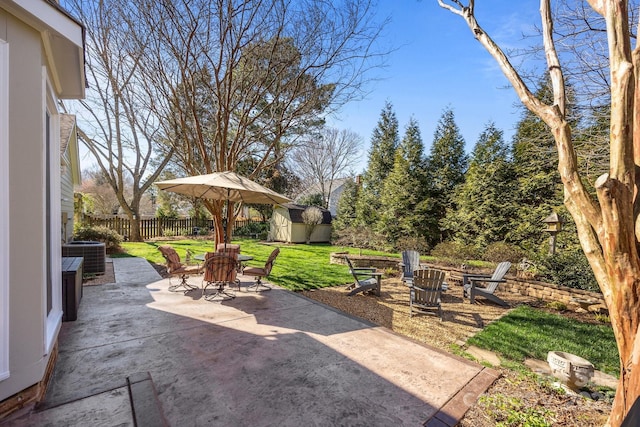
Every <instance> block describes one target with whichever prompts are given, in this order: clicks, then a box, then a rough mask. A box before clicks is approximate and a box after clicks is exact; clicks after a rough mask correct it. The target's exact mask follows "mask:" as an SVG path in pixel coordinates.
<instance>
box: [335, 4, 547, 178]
mask: <svg viewBox="0 0 640 427" xmlns="http://www.w3.org/2000/svg"><path fill="white" fill-rule="evenodd" d="M538 7H539V3H538V2H534V1H528V0H525V1H512V0H508V1H506V0H490V1H486V2H477V3H476V17H477V19H478V21H479V23H480V25H481V26H482V27H483V28H484V29H485V30H486V31H487V33H488V34H489V35H490V36H491V37H492V38H493V39H494V40H495V41H496V42H497V43H498V44H499V45H501V46H503V47H505V46H506V47H513V46H516V45H519V44H521V43H522V33H524V32H531V28H532V26H533V25H536V24H538V23H539V22H540V17H539V12H538ZM378 10H379V15H380V16H381V17H384V16H389V17H390V19H391V22H390V23H389V24H388V27H387V28H386V31H385V35H384V38H383V39H382V43H385V44H386V45H391V46H394V47H396V48H397V50H395V51H394V52H393V53H392V54H391V55H390V56H389V58H388V60H387V64H388V66H387V67H386V68H384V69H381V70H377V71H376V72H375V76H376V77H377V78H380V79H381V80H379V81H376V82H373V83H371V84H370V87H369V91H370V94H369V95H368V96H367V97H366V99H364V100H362V101H358V102H352V103H350V104H348V105H346V106H344V107H343V108H342V109H341V111H340V112H339V113H338V114H337V115H336V118H335V119H330V121H329V124H330V125H331V126H333V127H337V128H340V129H343V128H347V129H351V130H352V131H354V132H357V133H358V134H360V136H362V137H363V139H364V146H363V152H362V161H361V168H362V169H364V167H365V166H366V156H367V152H368V149H369V146H370V140H371V134H372V132H373V130H374V128H375V127H376V125H377V122H378V119H379V117H380V112H381V111H382V108H383V107H384V104H385V101H386V100H389V101H390V102H391V103H392V104H393V107H394V110H395V113H396V116H397V118H398V122H399V125H400V137H401V138H402V136H403V135H404V129H405V126H406V125H407V123H408V121H409V118H410V117H411V116H413V117H415V119H416V120H417V121H418V124H419V125H420V130H421V134H422V139H423V142H424V144H425V152H426V153H428V151H429V149H430V147H431V143H432V141H433V134H434V131H435V128H436V125H437V122H438V120H439V119H440V116H441V115H442V112H443V110H444V109H445V108H447V107H449V106H450V107H451V108H452V109H453V111H454V114H455V117H456V123H457V124H458V127H459V128H460V131H461V133H462V135H463V137H464V139H465V142H466V150H467V152H470V151H471V150H472V149H473V146H474V144H475V142H476V140H477V138H478V136H479V135H480V133H481V132H482V131H483V129H484V128H485V125H486V124H487V123H488V122H489V121H493V122H495V123H496V126H497V127H498V128H499V129H501V130H502V131H503V132H504V136H505V142H507V143H509V142H510V141H511V137H512V135H513V133H514V126H515V124H516V123H517V121H518V120H519V118H520V112H521V111H522V110H521V109H518V108H517V107H516V105H519V101H518V99H517V97H516V95H515V92H514V91H513V89H512V88H511V87H510V86H508V82H507V80H506V78H505V77H504V75H503V74H502V72H501V71H500V70H499V68H498V67H497V65H496V64H495V62H494V60H493V58H491V56H490V55H489V54H488V53H487V52H486V51H485V50H484V48H483V47H482V45H480V43H479V42H478V41H476V40H475V39H474V38H473V36H472V34H471V31H470V30H469V28H468V27H467V26H466V24H465V22H464V21H463V20H462V18H461V17H459V16H458V15H454V14H452V13H451V12H449V11H447V10H445V9H442V8H441V7H440V6H438V3H437V1H436V0H422V1H417V0H394V1H388V0H382V1H381V2H380V5H379V8H378ZM356 172H360V170H356Z"/></svg>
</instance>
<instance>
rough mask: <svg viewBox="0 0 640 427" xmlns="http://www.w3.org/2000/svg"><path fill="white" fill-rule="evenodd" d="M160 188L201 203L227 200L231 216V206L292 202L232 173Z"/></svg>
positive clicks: (193, 178) (181, 180)
mask: <svg viewBox="0 0 640 427" xmlns="http://www.w3.org/2000/svg"><path fill="white" fill-rule="evenodd" d="M156 185H157V186H158V188H160V189H161V190H165V191H171V192H174V193H178V194H184V195H187V196H191V197H197V198H200V199H211V200H224V201H226V202H227V215H228V212H229V202H236V203H237V202H243V203H257V204H266V205H276V204H281V203H288V202H291V199H289V198H287V197H285V196H283V195H282V194H278V193H276V192H275V191H272V190H269V189H268V188H266V187H263V186H262V185H260V184H258V183H257V182H254V181H252V180H250V179H249V178H246V177H244V176H240V175H238V174H237V173H235V172H231V171H225V172H215V173H210V174H207V175H195V176H188V177H185V178H177V179H170V180H167V181H160V182H156ZM224 240H225V243H226V242H227V231H226V226H225V230H224Z"/></svg>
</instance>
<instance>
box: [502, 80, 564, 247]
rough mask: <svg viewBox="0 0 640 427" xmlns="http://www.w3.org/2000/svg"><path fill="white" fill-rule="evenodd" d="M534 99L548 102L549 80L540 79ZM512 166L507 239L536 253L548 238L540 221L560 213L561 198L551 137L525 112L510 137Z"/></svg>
mask: <svg viewBox="0 0 640 427" xmlns="http://www.w3.org/2000/svg"><path fill="white" fill-rule="evenodd" d="M536 96H539V97H540V98H541V99H543V100H545V101H549V102H550V101H551V89H550V82H549V79H548V76H546V77H545V78H543V79H541V81H540V84H539V89H538V90H537V91H536ZM513 162H514V168H515V173H516V179H517V189H516V191H517V197H516V203H517V205H518V210H517V212H516V213H515V215H514V217H513V219H512V225H511V232H510V233H509V236H508V238H509V240H512V241H514V242H518V243H519V245H520V246H522V248H523V249H525V250H527V251H535V250H537V248H538V247H539V246H540V245H541V243H542V242H544V241H545V239H546V238H547V237H548V236H546V235H545V233H544V231H543V230H544V227H543V225H544V224H543V223H542V220H544V219H545V218H546V217H547V216H548V215H549V214H550V213H551V212H552V211H553V210H558V211H559V210H562V209H563V202H562V196H563V195H562V182H561V180H560V174H559V173H558V170H557V166H556V165H557V164H558V153H557V151H556V148H555V141H554V139H553V135H552V134H551V132H550V131H549V128H548V127H547V125H546V124H544V122H542V120H540V119H539V118H538V117H537V116H535V115H534V114H533V113H531V112H530V111H529V110H526V109H524V108H523V116H522V120H521V121H520V122H519V123H518V126H517V130H516V134H515V135H514V137H513ZM558 213H560V212H558ZM567 218H568V216H565V219H567Z"/></svg>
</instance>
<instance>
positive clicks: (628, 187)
mask: <svg viewBox="0 0 640 427" xmlns="http://www.w3.org/2000/svg"><path fill="white" fill-rule="evenodd" d="M438 3H439V4H440V6H442V7H443V8H445V9H447V10H449V11H451V12H453V13H455V14H457V15H460V16H461V17H462V18H463V19H464V20H465V21H466V23H467V25H468V26H469V28H470V29H471V30H472V33H473V35H474V37H475V38H476V39H477V40H478V41H479V42H480V43H481V44H482V45H483V46H484V47H485V48H486V49H487V51H488V52H489V53H490V54H491V55H492V56H493V57H494V59H495V60H496V61H497V62H498V64H499V65H500V67H501V69H502V71H503V73H504V74H505V76H506V77H507V78H508V79H509V81H510V83H511V85H512V86H513V87H514V89H515V90H516V92H517V94H518V96H519V97H520V100H521V101H522V103H523V104H524V105H525V106H526V107H527V108H528V109H529V110H530V111H531V112H533V113H534V114H536V115H537V116H538V117H540V118H541V119H542V120H543V121H544V122H545V123H546V124H547V125H548V126H549V127H550V129H551V131H552V133H553V136H554V138H555V141H556V148H557V150H558V157H559V161H558V170H559V172H560V176H561V178H562V182H563V184H564V190H565V205H566V206H567V209H568V210H569V212H570V213H571V215H572V217H573V219H574V221H575V223H576V228H577V231H578V236H579V238H580V244H581V246H582V249H583V251H584V253H585V255H586V257H587V259H588V260H589V264H590V265H591V268H592V269H593V272H594V275H595V278H596V280H597V281H598V284H599V286H600V289H601V290H602V293H603V296H604V299H605V301H606V304H607V307H608V309H609V313H610V319H611V325H612V327H613V331H614V334H615V337H616V342H617V345H618V350H619V353H620V381H619V386H618V390H617V393H616V397H615V399H614V402H613V407H612V411H611V414H610V417H609V425H612V426H619V425H620V424H621V423H622V421H623V419H624V417H625V415H626V414H627V412H628V411H629V409H630V408H631V406H632V405H633V403H634V402H635V401H636V399H638V397H639V396H640V366H639V364H640V336H639V334H638V333H639V330H638V325H639V324H640V259H639V258H638V241H639V240H638V239H639V237H640V232H638V230H640V224H639V223H638V212H640V208H639V207H638V206H639V205H640V201H639V200H638V199H637V195H638V194H637V193H638V183H637V180H638V176H637V175H636V170H638V167H639V166H640V149H639V148H640V132H638V126H640V123H639V121H638V120H637V119H638V117H639V116H638V115H639V114H640V111H639V109H638V105H639V104H640V95H639V94H638V92H637V91H636V79H637V78H640V76H639V72H640V70H638V68H637V64H638V51H637V49H636V51H635V52H634V53H633V55H632V53H631V46H630V40H631V34H630V31H629V26H628V20H629V15H628V10H627V6H628V5H627V2H626V1H624V0H589V4H590V5H591V6H592V7H593V9H594V10H595V11H596V12H598V13H599V14H601V15H602V16H603V17H604V18H605V20H606V23H607V34H608V43H609V63H610V73H611V75H610V80H611V118H610V158H609V173H608V174H605V175H602V176H601V177H600V178H598V179H597V180H596V182H595V188H596V193H597V200H594V199H593V198H592V197H591V196H590V195H589V193H588V192H587V190H586V189H585V187H584V185H583V183H582V180H581V176H580V173H579V170H578V166H577V160H576V152H575V149H574V146H573V140H572V135H571V127H570V126H569V124H568V122H567V118H566V106H565V102H566V101H565V100H566V94H565V83H564V76H563V71H562V67H561V65H560V61H559V58H558V55H557V52H556V50H555V45H554V40H553V19H552V15H551V7H550V0H541V1H540V13H541V18H542V35H543V41H544V51H545V55H546V59H547V65H548V70H549V74H550V77H551V82H552V86H553V95H554V100H553V104H552V105H546V104H544V103H543V102H542V101H541V100H540V99H537V98H535V96H534V95H533V94H532V93H531V92H530V91H529V89H528V88H527V86H526V84H525V83H524V81H523V80H522V79H521V77H520V75H519V74H518V72H517V71H516V70H515V68H514V67H513V66H512V65H511V63H510V62H509V60H508V58H507V57H506V55H505V54H504V53H503V51H502V50H501V49H500V47H498V46H497V45H496V44H495V43H494V41H493V40H492V39H491V38H490V37H489V36H488V35H487V34H486V33H485V32H484V30H483V29H482V28H481V27H480V26H479V24H478V22H477V21H476V19H475V16H474V3H475V2H474V1H473V0H470V1H469V2H468V5H467V6H463V5H462V3H461V2H459V1H456V0H452V1H451V2H450V3H449V2H447V1H446V0H438ZM636 76H638V77H636ZM634 131H635V132H634Z"/></svg>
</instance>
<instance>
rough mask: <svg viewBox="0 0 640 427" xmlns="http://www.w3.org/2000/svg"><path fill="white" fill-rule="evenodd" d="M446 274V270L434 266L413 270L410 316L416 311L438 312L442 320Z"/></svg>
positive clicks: (410, 287) (410, 291)
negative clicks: (442, 301) (442, 298)
mask: <svg viewBox="0 0 640 427" xmlns="http://www.w3.org/2000/svg"><path fill="white" fill-rule="evenodd" d="M444 276H445V273H444V271H441V270H436V269H434V268H430V269H418V270H415V271H414V272H413V280H412V284H411V285H410V286H409V289H410V290H409V317H412V316H413V312H414V311H415V312H418V313H429V314H436V315H437V316H438V317H439V318H440V321H442V305H441V296H442V287H443V284H444ZM432 310H435V312H432Z"/></svg>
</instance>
